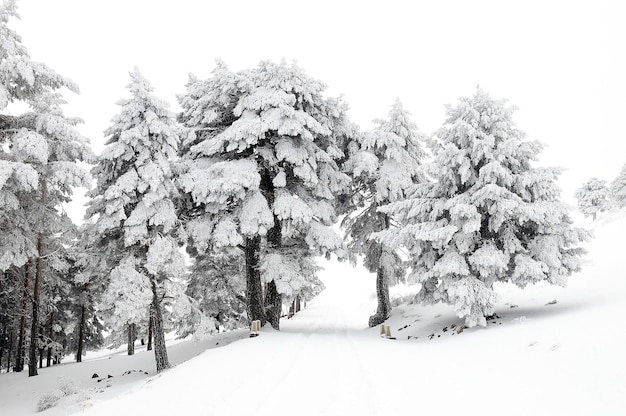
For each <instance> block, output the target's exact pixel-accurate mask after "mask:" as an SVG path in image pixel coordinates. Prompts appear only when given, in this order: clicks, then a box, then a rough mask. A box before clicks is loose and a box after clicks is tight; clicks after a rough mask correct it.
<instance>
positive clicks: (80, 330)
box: [76, 304, 86, 363]
mask: <svg viewBox="0 0 626 416" xmlns="http://www.w3.org/2000/svg"><path fill="white" fill-rule="evenodd" d="M85 309H86V308H85V305H84V304H83V305H82V306H81V307H80V324H79V325H78V347H77V348H76V350H77V351H76V362H77V363H80V362H82V361H83V343H84V341H83V340H84V338H85Z"/></svg>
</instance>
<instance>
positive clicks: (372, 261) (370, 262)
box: [342, 100, 426, 327]
mask: <svg viewBox="0 0 626 416" xmlns="http://www.w3.org/2000/svg"><path fill="white" fill-rule="evenodd" d="M375 122H376V123H377V124H378V127H377V128H375V129H374V130H372V131H370V132H367V133H365V134H364V135H361V136H357V143H358V148H357V150H356V151H354V153H353V154H352V155H351V157H350V159H349V160H348V162H347V163H346V169H347V170H349V171H350V172H351V174H352V177H353V185H352V186H353V188H354V193H353V197H352V202H353V204H354V205H355V206H356V208H357V209H358V210H359V211H358V214H356V215H352V216H346V218H345V219H344V221H343V224H342V225H343V226H344V227H345V228H346V237H347V238H349V239H350V243H349V247H350V248H351V250H352V252H353V253H354V254H359V255H361V254H362V255H364V265H365V267H366V268H367V269H368V270H369V271H370V272H372V273H376V293H377V297H378V308H377V311H376V314H374V315H372V316H371V317H370V319H369V326H371V327H372V326H376V325H378V324H380V323H382V322H384V321H385V320H386V319H387V318H388V317H389V314H390V312H391V302H390V299H389V286H390V283H391V284H394V283H396V282H398V281H399V280H400V279H402V278H404V275H405V267H404V264H403V262H402V260H401V259H400V257H399V256H398V254H397V253H396V250H394V249H393V248H391V247H389V246H388V245H385V244H381V243H380V242H379V241H377V240H375V239H372V238H370V237H371V235H372V233H375V232H379V231H383V230H387V229H389V228H391V226H392V223H393V219H392V218H391V217H390V216H389V215H388V214H386V213H383V212H379V211H378V208H379V207H381V206H383V205H386V204H389V203H391V202H395V201H398V200H401V199H404V198H405V197H406V194H405V192H406V190H408V189H409V188H410V187H411V186H412V185H413V183H417V182H420V181H423V180H424V174H423V172H422V167H421V163H422V160H423V159H424V158H425V156H426V154H425V152H424V150H423V145H422V141H423V136H422V135H421V134H420V133H418V131H417V126H416V125H415V124H414V123H413V122H412V121H411V120H410V114H409V113H408V112H407V111H406V110H405V109H404V108H403V107H402V104H401V103H400V101H399V100H397V101H396V102H395V103H394V104H393V106H392V108H391V110H390V111H389V116H388V119H387V120H376V121H375Z"/></svg>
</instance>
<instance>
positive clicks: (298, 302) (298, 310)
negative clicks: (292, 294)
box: [296, 295, 300, 313]
mask: <svg viewBox="0 0 626 416" xmlns="http://www.w3.org/2000/svg"><path fill="white" fill-rule="evenodd" d="M298 312H300V295H296V313H298Z"/></svg>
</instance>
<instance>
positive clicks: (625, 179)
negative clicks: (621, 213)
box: [611, 164, 626, 208]
mask: <svg viewBox="0 0 626 416" xmlns="http://www.w3.org/2000/svg"><path fill="white" fill-rule="evenodd" d="M611 201H612V202H613V203H614V204H615V205H616V206H617V207H618V208H623V207H625V206H626V164H625V165H624V166H622V169H621V170H620V172H619V175H617V177H616V178H615V179H613V181H612V182H611Z"/></svg>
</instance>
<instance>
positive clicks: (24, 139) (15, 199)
mask: <svg viewBox="0 0 626 416" xmlns="http://www.w3.org/2000/svg"><path fill="white" fill-rule="evenodd" d="M12 17H17V12H16V6H15V2H14V1H5V2H4V3H3V4H2V5H1V6H0V111H5V110H6V109H7V107H8V106H9V104H13V103H21V104H26V105H27V106H28V107H29V109H30V111H29V112H27V113H25V114H21V115H18V116H10V115H7V114H0V129H1V131H0V208H2V209H1V210H0V212H1V214H0V224H1V225H2V228H3V229H5V227H6V229H7V230H10V232H7V233H2V235H1V236H0V252H1V253H2V254H0V269H2V270H6V269H7V268H9V267H11V266H21V265H25V264H29V263H32V264H29V265H28V266H27V267H26V268H25V269H26V270H25V277H26V278H25V282H24V295H27V294H28V293H29V290H30V288H29V285H30V278H31V277H34V280H33V282H32V317H31V342H30V348H29V375H30V376H33V375H37V368H36V365H35V364H36V352H37V351H36V350H37V343H36V342H35V340H36V338H37V333H38V325H39V307H40V296H41V287H42V284H43V279H44V275H43V270H44V268H45V267H46V265H45V264H44V263H45V261H48V260H47V259H49V256H48V254H49V247H50V246H51V245H52V242H50V241H48V239H49V238H50V237H51V236H52V235H56V234H58V233H61V232H64V231H65V229H66V221H65V220H64V218H63V217H62V215H61V213H60V210H57V208H60V204H61V203H63V202H67V201H69V199H70V197H71V195H72V189H73V188H74V187H77V186H83V187H86V186H88V182H89V178H88V174H87V172H85V171H84V170H83V169H82V168H80V167H79V166H78V165H77V163H76V162H78V161H89V160H90V158H91V152H90V150H89V148H88V144H87V140H86V139H85V138H84V137H82V136H81V135H80V134H79V133H78V132H77V131H76V129H75V125H76V124H77V123H79V122H80V120H79V119H76V118H67V117H65V116H64V115H63V113H62V111H61V105H63V104H64V103H65V102H64V100H63V99H62V97H61V95H60V94H59V93H58V92H57V90H58V89H60V88H61V87H66V88H68V89H70V90H72V91H77V88H76V86H75V85H74V84H73V83H72V82H71V81H69V80H66V79H64V78H62V77H61V76H59V75H57V74H56V73H55V72H54V71H52V70H51V69H50V68H48V67H47V66H45V65H44V64H41V63H38V62H34V61H32V60H31V59H30V57H29V55H28V52H27V50H26V48H25V47H24V46H23V45H22V44H21V39H20V37H19V36H18V35H17V34H16V33H15V32H14V31H12V30H10V29H9V28H8V27H7V26H6V24H7V22H8V21H9V19H10V18H12ZM31 258H32V259H34V260H33V261H32V262H29V259H31ZM33 275H34V276H33ZM24 299H26V296H25V297H24ZM23 309H24V308H23ZM22 312H23V316H25V310H23V311H22ZM23 323H24V320H23V319H22V323H21V325H20V328H21V330H20V332H22V328H23V326H24V325H23ZM20 338H22V337H21V336H20ZM17 367H18V369H20V370H21V368H19V367H21V365H18V366H17Z"/></svg>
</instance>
